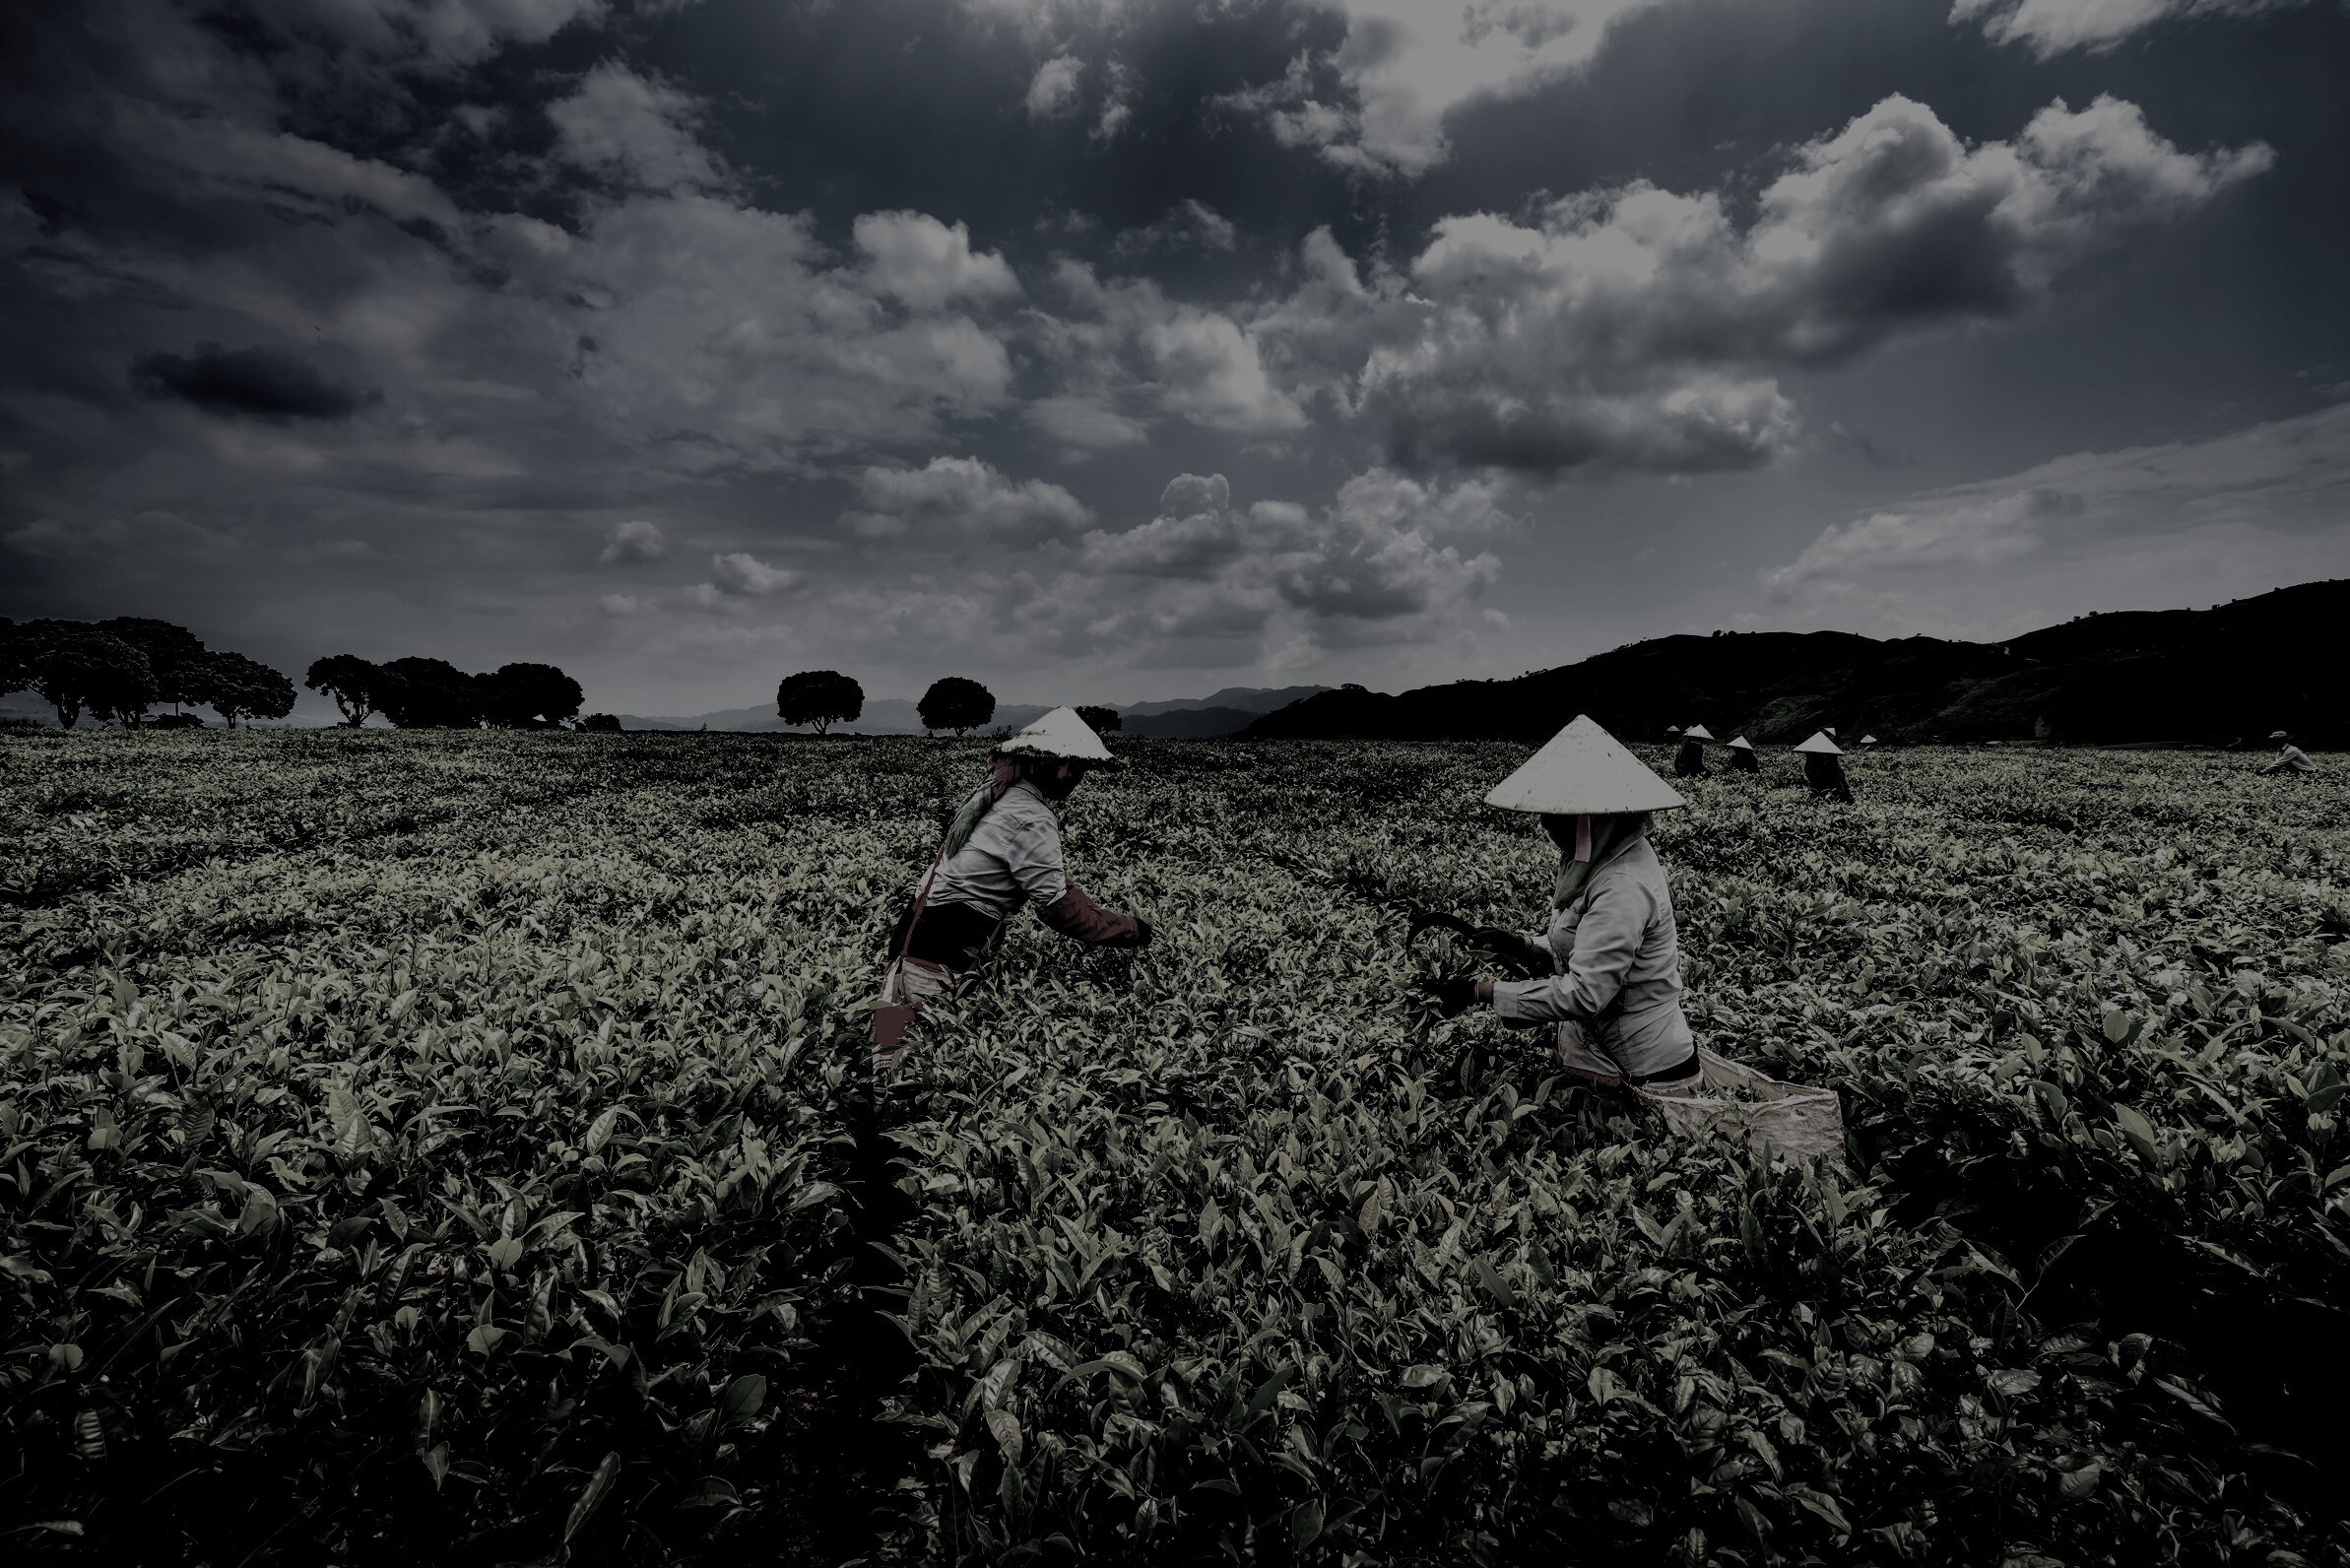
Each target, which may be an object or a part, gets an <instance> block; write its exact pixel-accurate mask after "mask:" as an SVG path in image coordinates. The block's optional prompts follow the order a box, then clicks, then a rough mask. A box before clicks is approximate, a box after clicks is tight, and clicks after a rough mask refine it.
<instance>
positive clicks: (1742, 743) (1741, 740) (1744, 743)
mask: <svg viewBox="0 0 2350 1568" xmlns="http://www.w3.org/2000/svg"><path fill="white" fill-rule="evenodd" d="M1730 750H1731V751H1753V750H1754V743H1753V742H1752V741H1749V740H1747V739H1746V737H1744V736H1742V735H1741V736H1739V737H1738V738H1737V739H1736V740H1734V741H1732V742H1730Z"/></svg>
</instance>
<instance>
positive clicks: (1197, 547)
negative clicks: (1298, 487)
mask: <svg viewBox="0 0 2350 1568" xmlns="http://www.w3.org/2000/svg"><path fill="white" fill-rule="evenodd" d="M1479 511H1480V506H1479V504H1478V503H1477V502H1474V501H1472V502H1469V503H1467V504H1464V503H1462V502H1460V501H1459V500H1458V499H1456V498H1455V497H1453V496H1451V495H1440V494H1437V493H1434V492H1431V491H1429V490H1425V489H1423V488H1421V487H1419V486H1417V485H1416V484H1415V483H1414V482H1412V481H1410V480H1408V479H1403V478H1401V477H1400V476H1395V475H1391V474H1388V473H1385V472H1383V471H1374V472H1373V473H1371V474H1368V475H1364V476H1361V477H1359V478H1358V479H1357V480H1356V481H1354V482H1352V483H1350V484H1349V485H1348V486H1346V487H1345V488H1343V489H1341V490H1340V491H1339V493H1338V496H1337V498H1336V499H1335V500H1334V502H1333V503H1332V504H1331V505H1330V506H1328V507H1326V508H1323V509H1321V510H1320V511H1318V512H1317V511H1315V510H1313V509H1311V508H1308V507H1306V506H1302V505H1299V504H1297V503H1295V502H1292V501H1276V500H1260V501H1257V502H1254V503H1253V504H1251V505H1250V506H1249V507H1248V508H1247V509H1246V510H1240V509H1236V508H1235V507H1234V506H1233V505H1232V492H1231V486H1230V483H1229V482H1228V481H1227V480H1226V479H1225V478H1224V476H1223V475H1221V474H1206V475H1203V474H1179V475H1177V476H1176V477H1175V478H1174V479H1172V480H1170V481H1169V482H1168V484H1167V486H1166V488H1165V490H1163V491H1162V492H1161V494H1160V497H1159V506H1158V513H1157V515H1156V516H1154V517H1152V518H1151V519H1150V520H1149V521H1147V522H1144V523H1142V524H1139V525H1137V526H1135V527H1132V528H1127V529H1120V530H1108V529H1096V530H1094V531H1093V532H1091V533H1088V534H1087V535H1085V537H1084V539H1083V541H1082V542H1081V544H1080V547H1079V550H1078V552H1077V562H1076V568H1077V569H1076V571H1075V572H1074V573H1073V574H1072V575H1071V576H1070V577H1069V578H1066V579H1064V580H1063V581H1061V582H1060V583H1058V584H1057V585H1056V586H1055V588H1054V590H1053V592H1052V593H1050V594H1049V595H1046V596H1044V597H1045V598H1046V599H1047V600H1048V601H1049V602H1052V603H1062V602H1067V603H1073V604H1077V605H1080V606H1083V607H1085V608H1084V610H1083V613H1082V614H1083V620H1082V635H1083V636H1085V637H1090V638H1097V639H1101V640H1104V641H1109V642H1121V643H1124V644H1126V645H1127V646H1129V647H1133V646H1136V645H1139V644H1142V643H1144V642H1152V641H1157V642H1180V641H1182V640H1184V639H1187V638H1208V637H1254V638H1257V639H1259V640H1260V642H1261V644H1262V646H1263V647H1264V648H1266V649H1268V650H1271V649H1273V648H1274V647H1276V646H1277V647H1282V648H1286V649H1288V650H1290V654H1289V656H1290V657H1294V656H1297V655H1299V654H1300V653H1301V652H1302V651H1304V650H1316V649H1327V648H1331V647H1340V646H1358V645H1363V644H1365V643H1369V642H1373V641H1379V640H1390V641H1396V640H1409V639H1411V638H1414V637H1418V636H1425V635H1428V634H1430V633H1431V632H1432V630H1434V629H1435V628H1437V627H1438V626H1439V625H1440V624H1442V623H1444V622H1447V621H1450V620H1452V619H1454V618H1456V617H1457V616H1458V615H1459V614H1460V613H1461V612H1462V611H1463V610H1464V609H1465V608H1466V606H1467V605H1468V604H1469V601H1470V600H1472V599H1473V598H1474V597H1475V596H1476V595H1477V594H1479V593H1480V592H1482V591H1483V589H1484V588H1485V587H1486V586H1487V585H1488V584H1489V583H1491V582H1492V581H1493V580H1494V578H1495V577H1496V576H1498V574H1499V572H1500V569H1501V567H1500V562H1499V561H1498V560H1497V559H1496V558H1495V557H1494V556H1493V555H1491V554H1489V553H1478V554H1475V555H1464V554H1463V553H1462V552H1461V550H1460V549H1459V548H1458V547H1456V546H1453V545H1449V544H1442V543H1439V542H1438V541H1437V539H1436V538H1435V537H1434V536H1435V535H1436V534H1437V532H1438V531H1439V530H1441V529H1442V528H1444V527H1445V526H1447V524H1448V523H1449V522H1451V521H1453V520H1455V519H1458V518H1461V517H1465V516H1470V515H1474V514H1477V513H1478V512H1479ZM1076 634H1077V627H1065V628H1064V630H1063V636H1064V637H1065V638H1066V637H1069V636H1072V635H1076ZM1268 656H1269V657H1270V653H1269V654H1268Z"/></svg>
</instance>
